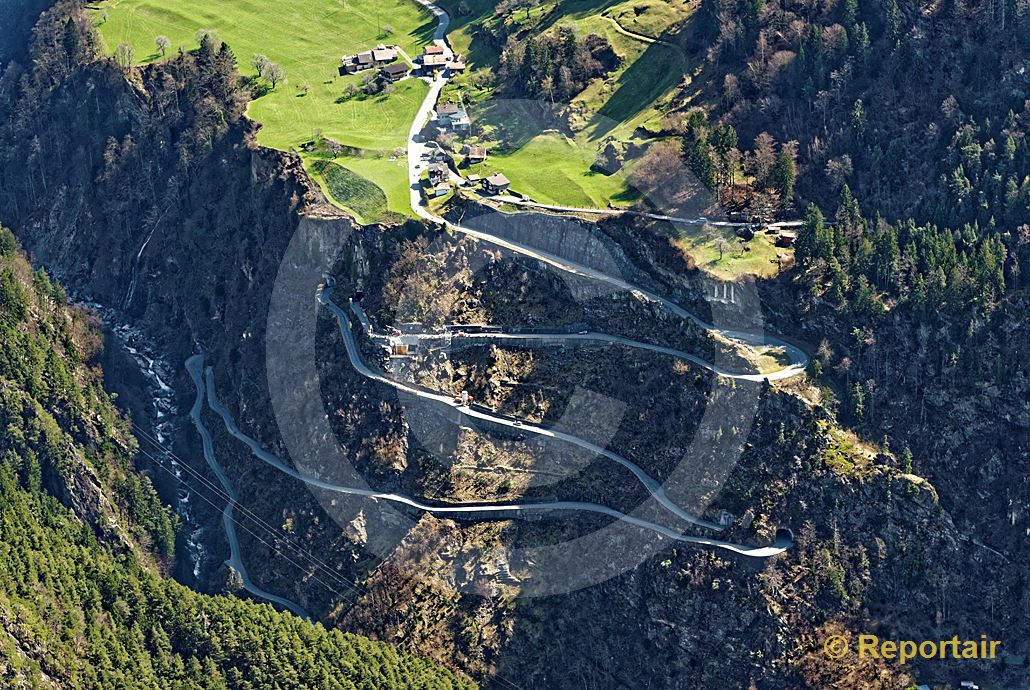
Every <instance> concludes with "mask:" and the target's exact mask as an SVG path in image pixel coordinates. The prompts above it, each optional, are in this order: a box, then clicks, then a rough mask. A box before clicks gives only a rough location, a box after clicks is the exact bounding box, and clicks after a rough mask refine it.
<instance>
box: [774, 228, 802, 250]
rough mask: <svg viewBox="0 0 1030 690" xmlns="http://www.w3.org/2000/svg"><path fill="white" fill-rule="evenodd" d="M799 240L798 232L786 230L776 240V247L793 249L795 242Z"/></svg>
mask: <svg viewBox="0 0 1030 690" xmlns="http://www.w3.org/2000/svg"><path fill="white" fill-rule="evenodd" d="M797 239H798V234H797V233H796V232H790V231H787V230H784V231H783V232H781V233H780V236H779V237H777V238H776V246H777V247H793V246H794V242H796V241H797Z"/></svg>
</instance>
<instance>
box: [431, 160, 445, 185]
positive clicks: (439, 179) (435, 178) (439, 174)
mask: <svg viewBox="0 0 1030 690" xmlns="http://www.w3.org/2000/svg"><path fill="white" fill-rule="evenodd" d="M428 172H429V184H431V185H434V186H435V185H439V184H441V183H444V182H446V181H447V180H449V179H450V177H451V172H450V170H448V168H447V166H446V165H444V164H443V163H433V164H432V165H430V166H429V168H428Z"/></svg>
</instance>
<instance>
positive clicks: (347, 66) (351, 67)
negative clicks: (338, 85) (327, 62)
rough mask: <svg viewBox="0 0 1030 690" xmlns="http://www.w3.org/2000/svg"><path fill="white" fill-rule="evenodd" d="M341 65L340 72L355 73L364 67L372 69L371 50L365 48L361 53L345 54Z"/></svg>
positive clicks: (364, 68)
mask: <svg viewBox="0 0 1030 690" xmlns="http://www.w3.org/2000/svg"><path fill="white" fill-rule="evenodd" d="M342 61H343V65H342V66H341V67H340V74H341V75H342V74H356V73H357V72H362V71H364V70H366V69H372V67H373V65H374V62H373V60H372V51H371V50H366V51H365V52H363V53H358V54H357V55H345V56H344V57H343V60H342Z"/></svg>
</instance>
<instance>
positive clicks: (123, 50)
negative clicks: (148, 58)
mask: <svg viewBox="0 0 1030 690" xmlns="http://www.w3.org/2000/svg"><path fill="white" fill-rule="evenodd" d="M134 56H135V53H134V52H133V50H132V46H130V45H129V44H128V43H119V44H118V47H117V48H115V50H114V59H115V62H117V63H118V64H119V65H121V66H122V67H123V68H124V69H128V68H130V67H132V63H133V62H134V59H133V58H134Z"/></svg>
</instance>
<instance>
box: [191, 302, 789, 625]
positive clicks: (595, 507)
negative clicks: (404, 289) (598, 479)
mask: <svg viewBox="0 0 1030 690" xmlns="http://www.w3.org/2000/svg"><path fill="white" fill-rule="evenodd" d="M319 301H320V302H321V303H322V304H323V305H326V306H328V307H329V308H330V309H331V310H332V311H333V313H334V314H335V315H336V316H337V318H338V319H340V322H339V325H340V331H341V334H342V335H343V339H344V343H345V344H346V346H347V352H348V356H349V358H350V361H351V364H352V365H354V366H355V368H356V369H357V370H358V371H359V373H361V374H362V375H363V376H366V377H368V378H372V379H374V380H376V381H379V382H381V383H385V384H387V385H390V386H391V387H394V388H398V389H403V390H405V391H406V392H409V393H411V394H412V395H417V396H418V397H420V398H423V399H428V400H435V401H438V402H445V403H447V404H448V405H453V403H452V401H451V399H450V398H447V397H446V396H440V395H437V394H434V393H430V392H427V391H423V390H421V389H417V388H413V387H410V386H405V385H404V384H399V383H397V382H395V381H392V380H390V379H388V378H386V377H384V376H381V375H379V374H376V373H375V372H374V371H372V370H371V369H369V368H368V367H367V366H365V364H364V362H362V360H361V358H360V356H359V353H358V352H357V346H356V343H355V342H354V338H353V334H352V333H351V332H350V321H349V320H348V319H347V315H346V312H344V311H343V310H342V309H340V307H339V306H337V305H336V304H335V303H334V302H332V301H331V300H329V299H328V298H327V297H325V296H324V293H320V295H319ZM190 362H192V364H191V365H188V366H191V367H192V368H191V369H190V376H191V377H193V380H194V383H196V384H197V385H198V386H200V385H201V383H200V366H202V360H201V361H200V362H199V363H198V362H197V360H196V358H192V359H191V360H190ZM205 373H206V376H205V383H204V384H203V387H204V389H205V391H206V399H207V405H208V407H209V408H210V409H211V411H212V412H214V413H215V414H217V415H218V416H219V417H221V419H222V423H223V424H224V425H225V429H226V431H228V432H229V434H230V435H231V436H233V437H234V438H236V439H237V440H239V441H241V442H243V443H244V444H245V445H246V446H247V447H248V448H249V449H250V452H251V454H252V455H253V456H254V457H256V458H257V459H259V460H261V461H262V462H265V463H266V464H268V465H270V466H272V467H274V468H275V469H277V470H278V471H280V472H282V473H283V474H286V475H289V476H290V477H293V478H294V479H297V480H298V481H301V482H303V483H305V484H307V485H309V486H314V487H317V488H319V489H323V490H325V491H330V492H333V493H338V494H344V495H349V496H361V497H364V498H368V499H371V500H374V501H386V502H390V503H396V504H399V505H404V506H408V507H410V508H415V509H417V510H420V511H423V512H426V513H431V514H434V515H443V516H455V515H473V516H476V515H479V516H482V517H484V518H491V517H498V518H500V517H503V518H504V519H510V518H520V517H524V516H526V515H527V514H529V513H534V512H537V513H539V512H543V513H553V512H563V511H571V512H588V513H597V514H600V515H607V516H609V517H612V518H615V519H617V520H620V521H622V522H625V523H627V524H630V525H634V526H636V527H639V528H641V529H646V530H650V531H652V532H655V533H656V534H660V535H662V536H664V537H667V538H669V539H672V540H674V541H678V542H684V543H689V544H697V545H698V546H707V547H710V548H715V549H722V550H724V551H729V552H732V553H736V554H739V555H741V556H748V557H751V558H769V557H771V556H776V555H778V554H781V553H783V552H784V551H786V550H787V549H789V548H790V547H791V546H792V544H793V538H792V536H791V535H790V533H789V531H787V530H780V531H779V532H778V533H777V536H776V540H775V542H774V543H773V544H772V545H769V546H746V545H741V544H733V543H731V542H727V541H722V540H719V539H707V538H704V537H695V536H691V535H687V534H682V533H681V532H677V531H676V530H674V529H671V528H669V527H666V526H664V525H659V524H657V523H654V522H650V521H648V520H643V519H641V518H638V517H635V516H633V515H627V514H626V513H623V512H621V511H618V510H615V509H614V508H610V507H608V506H605V505H600V504H597V503H588V502H584V501H541V502H536V503H455V504H430V503H426V502H424V501H420V500H418V499H416V498H413V497H411V496H407V495H404V494H398V493H387V492H381V491H374V490H372V489H368V488H364V487H355V486H344V485H340V484H333V483H332V482H327V481H325V480H322V479H319V478H318V477H313V476H311V475H309V474H305V473H303V472H300V471H299V470H297V469H296V468H294V467H292V466H291V465H289V464H287V463H286V462H285V461H284V460H283V459H282V458H280V457H279V456H277V455H275V454H273V453H270V452H269V451H267V450H265V449H264V448H263V447H262V446H261V444H260V443H259V442H258V441H257V440H256V439H254V438H253V437H251V436H249V435H248V434H246V433H244V432H243V431H242V430H240V428H239V426H238V425H237V424H236V421H235V419H233V417H232V414H231V413H230V412H229V410H228V409H226V407H225V406H224V405H222V403H221V402H220V401H219V399H218V395H217V392H216V391H215V383H214V375H213V372H212V371H211V369H210V368H209V369H207V371H206V372H205ZM199 390H200V389H198V398H197V400H198V402H197V403H195V404H194V408H195V409H196V410H197V412H196V420H199V415H200V410H199V404H200V402H202V401H203V399H204V398H203V397H201V396H200V394H199ZM462 412H463V413H466V414H468V412H469V411H468V410H467V409H462ZM483 419H486V420H488V421H491V422H494V423H498V424H505V423H508V424H509V425H510V421H509V420H505V419H503V418H500V417H492V416H490V415H483ZM197 428H198V431H200V430H201V429H203V431H202V432H201V436H202V438H206V439H207V441H206V442H205V454H207V453H206V451H207V448H208V446H209V444H210V438H211V436H210V433H208V432H207V430H206V429H204V427H203V425H202V424H200V425H199V426H198V427H197ZM517 428H519V429H522V430H526V431H531V429H530V428H529V427H527V426H519V427H517ZM539 431H540V432H543V433H544V434H547V432H548V430H545V429H539ZM571 438H575V437H571ZM576 441H580V439H576ZM600 450H603V449H600ZM605 452H607V451H605ZM209 458H210V459H209V462H211V463H212V469H213V470H215V473H216V475H218V476H219V480H220V481H221V479H222V478H223V477H224V476H225V475H224V472H223V471H222V470H221V468H220V467H218V464H217V461H216V460H215V458H214V453H213V450H212V452H211V455H210V456H209ZM623 462H624V463H628V464H629V465H632V463H630V462H629V461H628V460H624V459H623ZM634 467H635V465H634ZM216 468H217V469H216ZM636 469H637V470H638V472H639V473H640V475H643V476H644V477H646V478H647V479H648V480H649V482H648V483H650V484H652V485H653V484H654V480H653V479H651V478H650V477H648V476H647V475H646V473H644V472H643V470H641V469H640V468H639V467H637V468H636ZM634 474H636V473H634ZM640 475H638V476H640ZM227 481H228V479H227V478H226V482H227ZM223 486H225V484H223ZM649 490H650V489H649ZM657 492H661V487H657ZM652 495H653V496H655V498H656V499H657V498H658V497H659V495H664V493H652ZM233 496H234V495H233ZM233 500H235V499H233ZM666 500H667V499H666ZM677 510H678V511H679V512H680V513H683V514H684V516H685V517H686V518H689V520H690V521H691V522H693V523H694V524H697V525H699V526H702V527H710V528H713V529H721V528H720V527H719V526H718V525H714V524H712V523H709V522H707V521H704V520H699V519H698V518H696V517H694V516H691V515H689V514H688V513H686V511H683V510H682V509H679V508H678V507H677ZM229 519H230V518H227V520H229ZM227 533H228V531H227ZM237 549H238V545H237ZM236 553H238V551H237V552H236ZM241 574H242V573H241ZM245 582H246V580H245ZM251 584H252V583H251ZM248 589H249V588H248ZM258 596H262V597H264V598H268V599H270V600H272V601H277V602H278V603H281V604H282V605H283V606H287V607H288V608H291V609H292V607H290V606H289V604H291V603H292V602H288V601H286V600H283V599H282V598H281V597H275V596H274V595H269V594H268V593H267V592H263V593H262V594H259V595H258ZM293 606H295V605H293Z"/></svg>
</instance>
